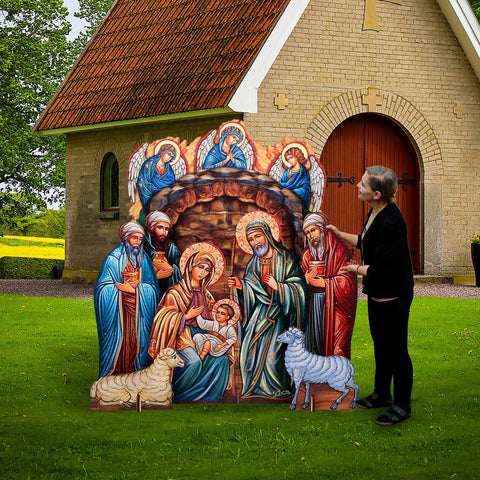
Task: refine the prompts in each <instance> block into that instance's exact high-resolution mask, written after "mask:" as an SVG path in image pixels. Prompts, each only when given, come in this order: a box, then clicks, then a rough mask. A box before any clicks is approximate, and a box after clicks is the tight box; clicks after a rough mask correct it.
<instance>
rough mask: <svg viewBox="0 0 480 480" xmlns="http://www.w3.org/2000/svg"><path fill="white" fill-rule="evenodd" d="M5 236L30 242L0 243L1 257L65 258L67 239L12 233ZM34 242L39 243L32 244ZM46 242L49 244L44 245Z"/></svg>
mask: <svg viewBox="0 0 480 480" xmlns="http://www.w3.org/2000/svg"><path fill="white" fill-rule="evenodd" d="M4 238H6V239H12V240H24V241H28V242H29V244H25V245H5V244H0V257H28V258H53V259H56V260H65V240H63V239H61V238H41V237H17V236H12V235H5V236H4ZM30 242H31V243H30ZM32 243H38V245H32ZM45 243H48V245H42V244H45ZM54 245H55V246H54Z"/></svg>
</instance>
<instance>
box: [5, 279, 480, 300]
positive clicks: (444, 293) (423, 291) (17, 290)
mask: <svg viewBox="0 0 480 480" xmlns="http://www.w3.org/2000/svg"><path fill="white" fill-rule="evenodd" d="M0 293H14V294H19V295H22V294H24V295H27V296H38V297H62V298H81V299H87V300H89V299H92V298H93V284H91V283H70V282H64V281H62V280H23V279H0ZM415 296H416V297H444V298H480V287H474V286H464V285H452V284H444V283H442V284H436V285H423V284H422V285H418V286H416V287H415ZM359 298H360V299H365V298H366V297H365V295H363V294H362V293H361V289H360V288H359Z"/></svg>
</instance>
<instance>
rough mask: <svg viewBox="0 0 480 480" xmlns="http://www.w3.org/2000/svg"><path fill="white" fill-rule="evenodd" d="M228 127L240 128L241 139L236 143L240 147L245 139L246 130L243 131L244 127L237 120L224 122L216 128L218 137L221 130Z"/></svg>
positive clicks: (220, 134)
mask: <svg viewBox="0 0 480 480" xmlns="http://www.w3.org/2000/svg"><path fill="white" fill-rule="evenodd" d="M230 127H235V129H236V130H240V133H241V134H242V139H241V140H240V142H238V143H237V144H236V145H237V147H241V146H242V145H243V144H244V143H245V140H246V139H247V132H246V131H245V128H243V126H242V124H241V123H239V122H226V123H224V124H223V125H222V126H221V127H220V128H219V129H218V138H219V139H220V137H221V136H222V135H223V132H224V131H225V130H226V129H227V128H230Z"/></svg>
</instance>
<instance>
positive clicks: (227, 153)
mask: <svg viewBox="0 0 480 480" xmlns="http://www.w3.org/2000/svg"><path fill="white" fill-rule="evenodd" d="M242 140H243V139H242V136H241V133H240V131H239V130H231V131H228V129H227V130H226V131H224V132H223V133H222V136H221V137H220V139H219V141H218V142H217V144H216V145H215V146H213V147H212V149H211V150H210V151H209V152H208V155H207V157H206V158H205V162H204V164H203V168H219V167H234V168H243V169H246V168H247V162H246V160H245V155H244V154H243V152H242V150H241V149H240V148H239V147H238V146H237V145H238V144H240V143H242Z"/></svg>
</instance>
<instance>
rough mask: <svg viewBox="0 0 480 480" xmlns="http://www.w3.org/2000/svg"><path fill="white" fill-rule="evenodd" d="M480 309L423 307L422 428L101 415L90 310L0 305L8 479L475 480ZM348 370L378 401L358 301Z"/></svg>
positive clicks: (474, 303) (418, 361) (416, 405)
mask: <svg viewBox="0 0 480 480" xmlns="http://www.w3.org/2000/svg"><path fill="white" fill-rule="evenodd" d="M479 318H480V300H456V299H440V298H417V299H415V300H414V304H413V307H412V315H411V327H410V353H411V356H412V360H413V364H414V370H415V378H414V391H413V398H412V400H413V402H412V408H413V414H414V416H413V418H412V419H410V420H408V421H407V422H404V423H403V424H401V425H398V426H396V427H380V426H378V425H376V424H375V423H374V421H373V420H374V418H375V416H376V414H378V413H380V412H379V411H373V412H372V411H368V410H363V409H357V410H355V411H318V412H315V413H313V414H312V413H311V412H309V411H293V412H291V411H289V410H288V408H287V405H256V406H252V405H240V406H237V405H186V404H180V405H175V407H174V409H173V410H168V411H143V412H141V413H137V412H135V411H114V412H111V411H110V412H108V411H103V412H99V411H91V410H89V390H90V386H91V384H92V382H93V381H94V380H95V378H96V374H97V368H98V353H97V338H96V336H97V333H96V326H95V315H94V310H93V302H92V301H82V300H69V299H53V298H35V297H25V296H16V295H0V349H1V350H0V351H1V352H2V362H1V363H0V379H1V389H0V405H1V407H0V408H1V410H0V411H1V420H0V478H2V479H29V478H30V479H96V478H101V479H116V480H117V479H179V480H180V479H279V480H280V479H294V478H295V479H310V478H312V479H320V478H321V479H388V478H393V479H404V478H408V479H411V478H418V479H451V478H454V479H473V478H477V476H478V474H477V471H476V465H477V463H478V445H477V442H478V438H479V433H480V428H479V427H480V415H479V412H480V409H479V407H480V405H479V403H480V381H479V380H480V375H479V372H480V348H479V347H480V342H479V338H480V337H479V332H478V328H479V326H478V320H479ZM352 354H353V357H352V361H353V363H354V365H355V368H356V371H357V374H356V382H357V383H358V384H359V386H360V390H361V394H362V395H366V394H369V393H371V386H372V382H373V370H372V369H373V350H372V342H371V338H370V334H369V331H368V324H367V317H366V302H365V301H360V302H359V308H358V314H357V320H356V325H355V330H354V335H353V342H352Z"/></svg>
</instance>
